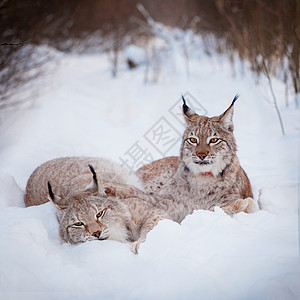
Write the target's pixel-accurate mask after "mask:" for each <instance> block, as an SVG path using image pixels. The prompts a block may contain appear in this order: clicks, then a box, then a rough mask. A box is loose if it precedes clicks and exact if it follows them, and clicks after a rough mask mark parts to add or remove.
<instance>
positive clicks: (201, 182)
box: [137, 96, 258, 222]
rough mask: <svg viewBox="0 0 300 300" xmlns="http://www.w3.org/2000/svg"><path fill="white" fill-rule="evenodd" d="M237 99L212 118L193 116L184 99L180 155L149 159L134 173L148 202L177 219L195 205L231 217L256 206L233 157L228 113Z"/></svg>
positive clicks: (229, 113) (188, 212) (234, 148)
mask: <svg viewBox="0 0 300 300" xmlns="http://www.w3.org/2000/svg"><path fill="white" fill-rule="evenodd" d="M182 98H183V97H182ZM237 98H238V97H237V96H236V97H235V98H234V99H233V101H232V104H231V105H230V107H229V108H228V109H227V110H226V111H225V112H224V113H223V114H221V115H220V116H216V117H212V118H208V117H206V116H199V115H197V114H196V113H195V112H194V111H193V110H192V109H190V108H189V107H188V106H187V105H186V102H185V99H184V98H183V115H184V118H185V120H186V123H187V125H188V126H187V129H186V130H185V132H184V134H183V138H182V144H181V149H180V156H179V157H166V158H163V159H160V160H158V161H154V162H152V163H150V164H148V165H145V166H143V167H141V168H140V169H139V170H138V171H137V173H138V174H139V176H140V177H141V179H142V180H143V183H144V188H145V192H146V193H148V195H152V196H153V197H150V199H151V200H150V202H151V203H153V204H155V205H157V206H159V207H161V208H162V209H164V210H165V211H166V212H167V213H168V214H169V216H170V217H171V218H172V219H173V220H175V221H177V222H181V221H182V220H183V219H184V218H185V216H186V215H188V214H190V213H192V212H193V210H195V209H209V210H211V209H213V207H214V206H216V205H217V206H220V207H222V208H223V210H224V211H225V212H226V213H228V214H230V215H232V214H234V213H236V212H240V211H244V212H247V213H250V212H255V211H257V210H258V205H257V203H256V201H254V200H253V199H252V192H251V186H250V182H249V179H248V177H247V175H246V173H245V171H244V170H243V169H242V167H241V166H240V163H239V160H238V158H237V155H236V142H235V138H234V135H233V122H232V117H233V106H234V103H235V101H236V100H237ZM148 201H149V200H148Z"/></svg>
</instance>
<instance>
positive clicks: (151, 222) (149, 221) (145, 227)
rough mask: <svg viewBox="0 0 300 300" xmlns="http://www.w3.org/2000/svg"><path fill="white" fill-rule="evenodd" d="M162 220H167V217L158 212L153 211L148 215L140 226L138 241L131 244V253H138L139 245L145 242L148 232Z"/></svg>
mask: <svg viewBox="0 0 300 300" xmlns="http://www.w3.org/2000/svg"><path fill="white" fill-rule="evenodd" d="M163 219H169V216H168V215H167V214H166V213H164V212H162V211H160V210H156V209H155V210H153V211H152V212H150V213H149V214H148V216H147V218H146V219H145V220H144V222H143V224H142V226H141V229H140V237H139V239H138V240H137V241H135V242H133V243H132V244H131V251H132V252H133V253H135V254H137V253H138V250H139V247H140V245H141V243H143V242H145V241H146V236H147V234H148V232H149V231H151V230H152V229H153V228H154V227H155V226H156V225H157V223H158V222H159V221H160V220H163Z"/></svg>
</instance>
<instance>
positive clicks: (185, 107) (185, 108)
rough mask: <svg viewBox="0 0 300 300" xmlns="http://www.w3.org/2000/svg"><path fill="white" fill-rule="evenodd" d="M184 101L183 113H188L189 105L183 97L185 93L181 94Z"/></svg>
mask: <svg viewBox="0 0 300 300" xmlns="http://www.w3.org/2000/svg"><path fill="white" fill-rule="evenodd" d="M181 98H182V101H183V105H182V109H183V113H184V114H186V113H187V111H188V110H189V107H188V106H187V105H186V101H185V99H184V97H183V95H181Z"/></svg>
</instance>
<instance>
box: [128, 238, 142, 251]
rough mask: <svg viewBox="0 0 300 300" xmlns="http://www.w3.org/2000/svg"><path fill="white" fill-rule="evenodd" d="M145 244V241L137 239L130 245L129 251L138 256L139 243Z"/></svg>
mask: <svg viewBox="0 0 300 300" xmlns="http://www.w3.org/2000/svg"><path fill="white" fill-rule="evenodd" d="M143 242H145V239H139V240H137V241H135V242H133V243H132V244H131V251H132V252H133V253H134V254H138V251H139V248H140V245H141V243H143Z"/></svg>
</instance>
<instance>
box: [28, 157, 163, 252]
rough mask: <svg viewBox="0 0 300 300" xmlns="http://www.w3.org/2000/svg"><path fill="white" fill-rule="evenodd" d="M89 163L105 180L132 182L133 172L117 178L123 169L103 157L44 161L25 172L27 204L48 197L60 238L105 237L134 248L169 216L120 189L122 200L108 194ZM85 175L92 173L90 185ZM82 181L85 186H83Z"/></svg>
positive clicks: (121, 182) (109, 185) (109, 184)
mask: <svg viewBox="0 0 300 300" xmlns="http://www.w3.org/2000/svg"><path fill="white" fill-rule="evenodd" d="M90 163H94V164H95V165H96V166H97V167H98V168H99V170H100V169H101V171H100V172H99V173H103V172H104V173H103V175H104V176H103V177H104V178H105V179H106V180H116V181H117V183H119V184H122V185H123V186H124V188H126V183H128V182H130V183H133V180H132V179H134V178H133V176H132V177H131V178H130V177H129V178H127V177H126V178H125V176H124V174H123V177H120V175H122V172H123V173H124V170H122V169H121V168H120V167H119V166H117V165H114V164H111V163H110V162H108V161H104V160H98V159H93V158H61V159H56V160H52V161H48V162H46V163H44V164H43V165H41V166H40V167H38V168H37V169H36V170H35V171H34V173H33V174H32V175H31V176H30V179H29V180H28V183H27V187H26V194H25V202H26V205H27V206H30V205H39V204H42V203H45V202H47V201H48V200H50V201H51V202H52V203H53V204H54V206H55V207H56V210H57V219H58V222H59V233H60V236H61V238H62V239H63V240H64V241H65V242H69V243H71V244H76V243H80V242H86V241H89V240H106V239H110V240H116V241H119V242H131V243H132V247H131V250H132V251H133V252H134V253H137V251H138V248H139V246H140V243H142V242H143V241H145V238H146V235H147V233H148V232H149V231H150V230H151V229H152V228H153V227H154V226H155V225H156V224H157V223H158V222H159V221H160V220H162V219H164V218H168V216H167V214H166V213H165V212H163V211H160V210H159V209H157V208H155V207H153V206H152V205H151V204H150V203H147V202H145V201H143V200H141V199H138V198H130V197H129V196H128V197H127V196H126V194H124V193H123V194H122V193H121V194H122V196H123V200H122V201H120V200H119V199H118V198H116V197H113V196H108V195H107V194H106V192H105V187H104V186H103V185H102V183H101V182H100V181H99V179H98V176H97V174H96V172H95V170H94V168H93V167H92V166H91V165H90ZM88 164H89V167H90V171H91V172H92V174H91V173H90V172H86V170H88V168H87V167H86V168H85V167H84V166H87V165H88ZM100 165H102V166H103V167H102V168H101V167H100ZM105 171H106V172H105ZM115 172H117V173H115ZM87 175H88V176H87ZM92 175H93V176H92ZM88 177H90V178H91V177H93V179H92V182H91V183H90V184H88V182H87V180H88V179H89V178H88ZM48 180H49V181H48ZM47 181H48V183H47ZM69 182H71V183H72V184H73V186H70V183H69ZM51 184H52V185H53V189H52V186H51ZM106 184H107V186H108V187H111V188H110V189H112V187H113V186H114V184H115V183H114V182H112V181H107V183H106ZM84 185H85V186H86V188H82V186H84ZM47 187H48V188H47ZM132 188H134V187H132ZM141 193H142V192H141ZM58 195H59V196H58Z"/></svg>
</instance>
